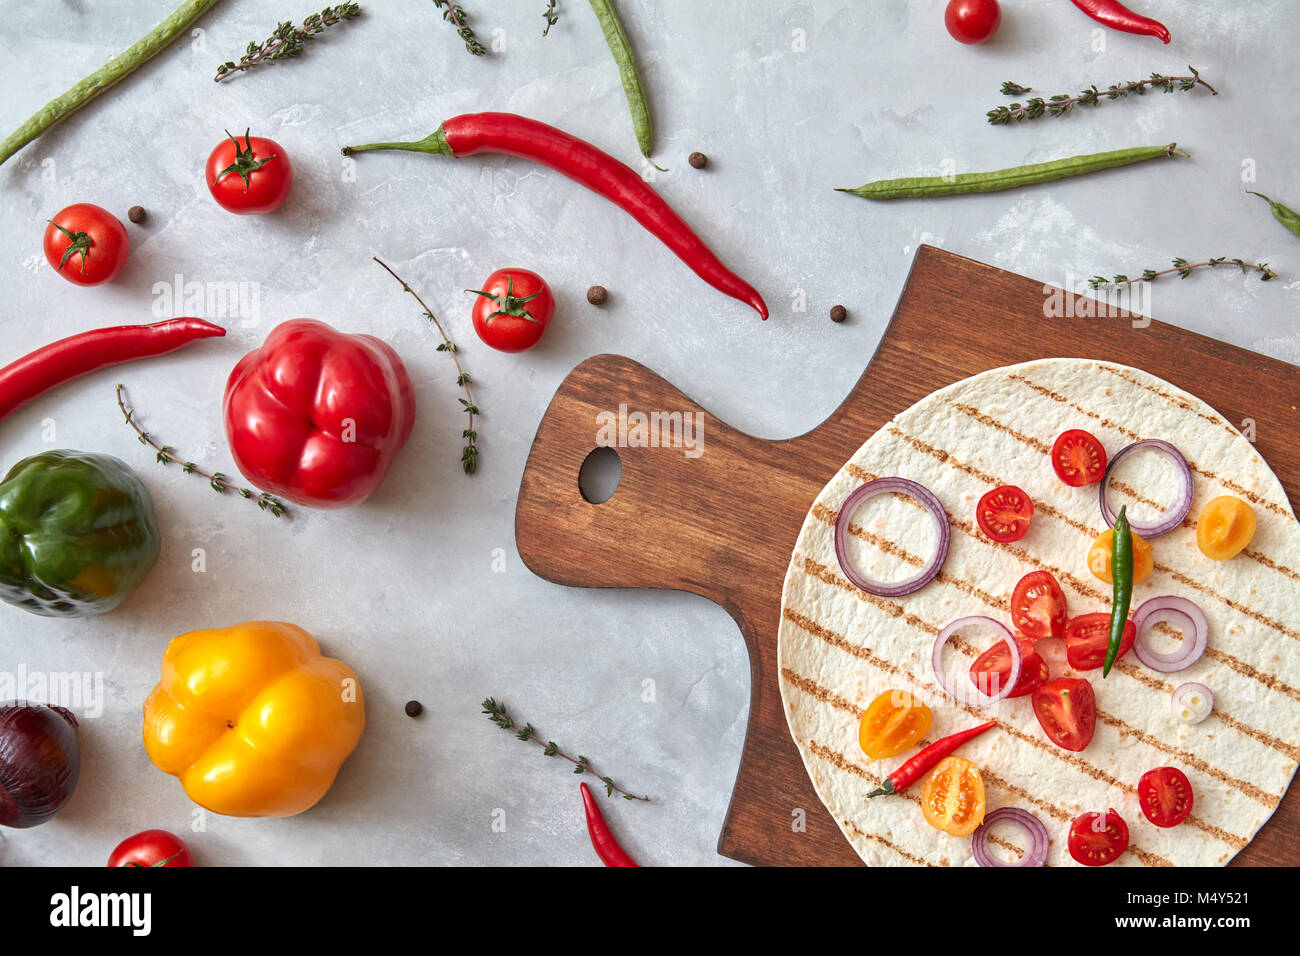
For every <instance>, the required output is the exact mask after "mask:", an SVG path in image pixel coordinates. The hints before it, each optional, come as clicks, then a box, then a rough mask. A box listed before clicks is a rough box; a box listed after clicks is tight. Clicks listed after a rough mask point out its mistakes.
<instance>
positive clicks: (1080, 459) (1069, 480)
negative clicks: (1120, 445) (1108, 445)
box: [1052, 428, 1106, 488]
mask: <svg viewBox="0 0 1300 956" xmlns="http://www.w3.org/2000/svg"><path fill="white" fill-rule="evenodd" d="M1052 467H1053V468H1054V469H1056V477H1057V478H1060V479H1061V480H1062V481H1063V482H1065V483H1066V484H1067V485H1069V486H1070V487H1072V488H1081V487H1083V486H1084V485H1095V484H1096V483H1097V482H1099V481H1101V478H1102V475H1104V474H1106V449H1105V447H1104V446H1103V445H1102V443H1101V442H1099V441H1097V439H1096V438H1094V437H1093V436H1092V435H1090V434H1088V432H1085V431H1083V430H1082V429H1079V428H1071V429H1070V430H1069V431H1065V432H1061V434H1059V435H1058V436H1056V441H1055V442H1053V443H1052Z"/></svg>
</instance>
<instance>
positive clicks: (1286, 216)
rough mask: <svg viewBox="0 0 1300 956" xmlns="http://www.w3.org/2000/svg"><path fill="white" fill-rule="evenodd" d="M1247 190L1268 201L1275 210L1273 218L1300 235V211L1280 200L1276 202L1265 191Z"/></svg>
mask: <svg viewBox="0 0 1300 956" xmlns="http://www.w3.org/2000/svg"><path fill="white" fill-rule="evenodd" d="M1246 192H1248V193H1250V195H1252V196H1258V197H1259V198H1260V199H1262V200H1264V202H1266V203H1268V206H1269V208H1270V209H1272V210H1273V218H1274V219H1276V220H1277V221H1278V222H1280V223H1281V224H1282V225H1284V226H1286V227H1287V228H1288V229H1290V230H1291V231H1292V232H1293V233H1295V234H1296V235H1297V236H1300V212H1296V211H1295V210H1294V209H1290V208H1288V207H1286V206H1284V205H1282V204H1281V203H1280V202H1274V201H1273V200H1271V199H1269V198H1268V197H1267V196H1265V195H1264V194H1263V193H1257V192H1255V191H1254V190H1253V189H1247V190H1246Z"/></svg>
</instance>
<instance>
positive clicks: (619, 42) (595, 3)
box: [590, 0, 662, 168]
mask: <svg viewBox="0 0 1300 956" xmlns="http://www.w3.org/2000/svg"><path fill="white" fill-rule="evenodd" d="M590 2H591V9H592V11H593V12H594V13H595V14H596V19H597V20H599V21H600V29H601V31H602V32H603V33H604V34H605V42H606V43H608V44H609V52H610V53H612V54H613V55H614V63H615V64H617V66H618V77H619V79H620V80H621V81H622V83H623V94H624V95H625V96H626V97H627V108H628V110H629V112H631V114H632V128H633V130H634V131H635V133H636V144H637V146H638V147H640V149H641V155H642V156H644V157H645V158H646V159H649V158H650V151H651V150H652V149H653V148H654V123H653V121H652V120H651V119H650V104H649V103H648V102H647V101H646V98H645V89H644V87H642V85H641V74H640V73H639V72H638V71H637V67H636V56H635V54H633V52H632V44H631V43H630V42H629V41H628V38H627V31H626V30H625V29H623V21H622V20H620V19H619V18H618V11H616V10H615V9H614V4H613V3H612V2H611V0H590ZM657 168H662V167H657Z"/></svg>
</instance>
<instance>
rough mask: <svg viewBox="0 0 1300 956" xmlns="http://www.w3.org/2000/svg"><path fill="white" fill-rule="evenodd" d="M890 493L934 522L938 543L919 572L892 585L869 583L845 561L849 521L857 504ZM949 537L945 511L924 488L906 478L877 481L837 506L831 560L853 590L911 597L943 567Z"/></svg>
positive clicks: (868, 580)
mask: <svg viewBox="0 0 1300 956" xmlns="http://www.w3.org/2000/svg"><path fill="white" fill-rule="evenodd" d="M890 492H897V493H898V494H900V495H907V497H909V498H912V499H914V500H916V501H917V502H919V503H920V505H921V506H922V507H923V508H925V510H926V511H928V512H929V513H930V517H931V518H932V519H933V520H934V530H935V535H936V537H937V538H938V544H937V545H936V547H935V549H934V557H932V558H931V559H930V561H929V562H928V563H927V564H926V566H925V567H924V568H922V569H921V572H920V573H919V574H916V575H914V576H912V577H910V578H908V579H907V580H905V581H899V582H898V583H896V584H886V583H884V582H883V581H873V580H872V579H871V578H869V577H867V576H866V575H864V574H863V573H862V572H860V571H859V570H858V569H857V568H856V567H854V565H853V562H852V561H851V560H849V521H850V519H851V517H852V515H853V512H854V511H855V510H856V509H857V507H858V505H860V504H862V502H864V501H866V500H867V499H869V498H874V497H876V496H877V495H883V494H888V493H890ZM950 537H951V532H950V531H949V530H948V512H946V511H944V510H943V505H941V504H940V503H939V499H938V498H936V497H935V496H934V494H933V493H932V492H931V491H930V490H929V489H928V488H926V487H924V486H923V485H919V484H917V483H916V482H915V481H910V480H908V479H907V478H877V479H875V480H874V481H868V482H867V483H866V484H865V485H863V486H862V487H860V488H858V489H856V490H855V491H854V492H853V493H852V494H851V495H849V496H848V498H846V499H845V500H844V504H843V505H841V506H840V513H839V517H837V518H836V519H835V558H836V560H837V561H839V563H840V570H841V571H843V572H844V576H845V577H846V578H848V579H849V580H850V581H851V582H853V585H854V586H855V587H858V588H861V589H862V590H863V591H866V592H867V593H868V594H874V595H876V597H902V596H903V595H904V594H911V593H912V592H913V591H919V590H921V588H923V587H925V586H926V585H927V584H929V583H930V582H931V581H933V580H934V577H935V575H937V574H938V573H939V569H940V568H942V567H943V563H944V561H946V560H948V542H949V539H950Z"/></svg>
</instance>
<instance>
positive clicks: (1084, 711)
mask: <svg viewBox="0 0 1300 956" xmlns="http://www.w3.org/2000/svg"><path fill="white" fill-rule="evenodd" d="M1032 703H1033V705H1034V716H1035V717H1037V718H1038V725H1039V726H1040V727H1042V728H1043V733H1045V734H1047V738H1048V739H1049V740H1051V742H1052V743H1054V744H1056V746H1058V747H1060V748H1061V749H1062V750H1071V751H1074V752H1075V753H1078V752H1079V751H1080V750H1083V749H1084V748H1085V747H1087V746H1088V744H1089V743H1090V742H1091V741H1092V735H1093V732H1094V731H1095V730H1096V729H1097V698H1096V696H1095V695H1094V694H1093V692H1092V685H1091V684H1089V683H1088V682H1087V681H1086V680H1084V679H1083V678H1082V677H1058V678H1056V680H1050V681H1048V682H1047V683H1046V684H1043V685H1042V686H1041V687H1039V688H1037V689H1036V690H1035V691H1034V697H1033V701H1032Z"/></svg>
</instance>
